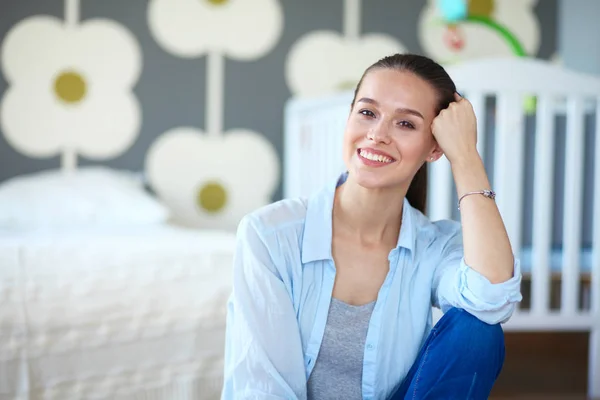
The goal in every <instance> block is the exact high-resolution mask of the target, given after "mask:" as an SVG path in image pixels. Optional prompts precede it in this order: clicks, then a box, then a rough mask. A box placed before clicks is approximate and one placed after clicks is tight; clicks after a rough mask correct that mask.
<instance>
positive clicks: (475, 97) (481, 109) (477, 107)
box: [466, 90, 486, 160]
mask: <svg viewBox="0 0 600 400" xmlns="http://www.w3.org/2000/svg"><path fill="white" fill-rule="evenodd" d="M466 96H467V98H468V100H469V102H470V103H471V105H472V106H473V111H474V112H475V116H476V117H477V152H478V153H479V155H480V156H481V159H482V160H485V158H484V156H485V134H486V132H485V116H486V114H485V111H486V110H485V95H484V94H483V93H482V92H477V91H474V90H472V91H469V92H468V93H467V95H466Z"/></svg>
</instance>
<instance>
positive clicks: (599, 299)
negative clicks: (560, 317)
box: [588, 97, 600, 397]
mask: <svg viewBox="0 0 600 400" xmlns="http://www.w3.org/2000/svg"><path fill="white" fill-rule="evenodd" d="M595 133H596V135H595V150H596V151H595V152H594V154H595V155H596V158H595V160H594V190H593V196H594V197H593V198H594V205H593V210H592V218H593V224H594V225H593V228H592V229H593V232H592V285H591V300H592V303H591V306H592V307H591V312H592V321H600V159H598V155H599V154H600V97H597V98H596V132H595ZM588 382H590V384H589V389H588V395H589V396H590V397H591V396H597V395H599V394H600V329H596V330H593V331H592V332H591V333H590V356H589V376H588Z"/></svg>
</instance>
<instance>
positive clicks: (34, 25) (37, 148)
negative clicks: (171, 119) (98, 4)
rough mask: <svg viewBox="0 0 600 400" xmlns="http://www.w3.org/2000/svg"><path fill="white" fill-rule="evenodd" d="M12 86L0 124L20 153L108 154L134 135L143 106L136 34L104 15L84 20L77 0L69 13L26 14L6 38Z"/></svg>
mask: <svg viewBox="0 0 600 400" xmlns="http://www.w3.org/2000/svg"><path fill="white" fill-rule="evenodd" d="M0 58H1V67H2V72H3V74H4V77H5V79H6V80H7V82H8V84H9V87H8V89H7V90H6V91H5V92H4V95H3V97H2V99H1V100H0V124H1V126H0V128H1V129H2V132H3V133H4V136H5V137H6V140H7V141H8V143H9V144H10V145H11V146H13V147H14V148H15V149H16V150H17V151H19V152H21V153H23V154H25V155H27V156H30V157H36V158H45V157H51V156H54V155H58V154H61V155H62V166H63V168H65V169H74V168H76V164H77V155H83V156H85V157H87V158H90V159H106V158H110V157H115V156H118V155H120V154H122V153H123V152H124V151H125V150H127V149H128V148H129V147H130V146H131V145H132V144H133V142H134V141H135V139H136V137H137V135H138V134H139V129H140V120H141V110H140V106H139V103H138V100H137V98H136V96H135V95H134V94H133V92H132V88H133V87H134V85H135V84H136V82H137V80H138V78H139V75H140V71H141V64H142V63H141V50H140V47H139V45H138V43H137V41H136V39H135V38H134V37H133V35H132V34H131V33H130V32H129V31H128V30H127V29H125V28H124V27H123V26H121V25H119V24H117V23H116V22H113V21H110V20H104V19H95V20H89V21H86V22H84V23H81V22H79V0H66V1H65V19H64V20H61V19H58V18H55V17H50V16H41V15H40V16H32V17H28V18H25V19H23V20H21V21H20V22H19V23H17V24H16V25H15V26H13V27H12V29H11V30H10V31H9V32H8V34H7V35H6V37H5V39H4V41H3V43H2V53H1V57H0Z"/></svg>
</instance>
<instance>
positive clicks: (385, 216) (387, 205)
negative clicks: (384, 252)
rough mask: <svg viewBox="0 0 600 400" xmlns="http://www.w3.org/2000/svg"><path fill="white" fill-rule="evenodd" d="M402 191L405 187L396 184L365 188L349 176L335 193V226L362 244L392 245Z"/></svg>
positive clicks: (400, 220)
mask: <svg viewBox="0 0 600 400" xmlns="http://www.w3.org/2000/svg"><path fill="white" fill-rule="evenodd" d="M405 195H406V190H402V189H401V188H398V187H390V188H382V189H366V188H364V187H362V186H360V185H358V184H357V183H356V182H354V181H353V179H352V177H351V176H348V179H347V180H346V182H345V183H344V184H343V185H340V186H339V187H338V189H337V193H336V196H335V202H334V207H333V220H334V230H335V231H336V233H343V236H344V237H346V238H350V239H352V240H356V241H357V242H358V243H359V244H362V245H367V246H372V245H376V244H380V243H386V244H392V245H395V243H396V242H397V240H398V235H399V233H400V225H401V223H402V209H403V204H404V196H405Z"/></svg>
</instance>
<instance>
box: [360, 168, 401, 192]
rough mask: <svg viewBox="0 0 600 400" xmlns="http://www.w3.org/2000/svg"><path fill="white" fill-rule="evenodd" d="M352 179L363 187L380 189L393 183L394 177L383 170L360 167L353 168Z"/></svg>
mask: <svg viewBox="0 0 600 400" xmlns="http://www.w3.org/2000/svg"><path fill="white" fill-rule="evenodd" d="M351 174H352V180H353V181H354V182H355V183H356V184H357V185H359V186H361V187H364V188H365V189H381V188H385V187H389V186H393V185H394V179H393V177H391V176H390V175H389V174H386V173H385V172H383V171H376V170H375V171H373V170H370V171H367V170H364V169H362V168H355V169H354V171H352V172H351Z"/></svg>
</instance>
